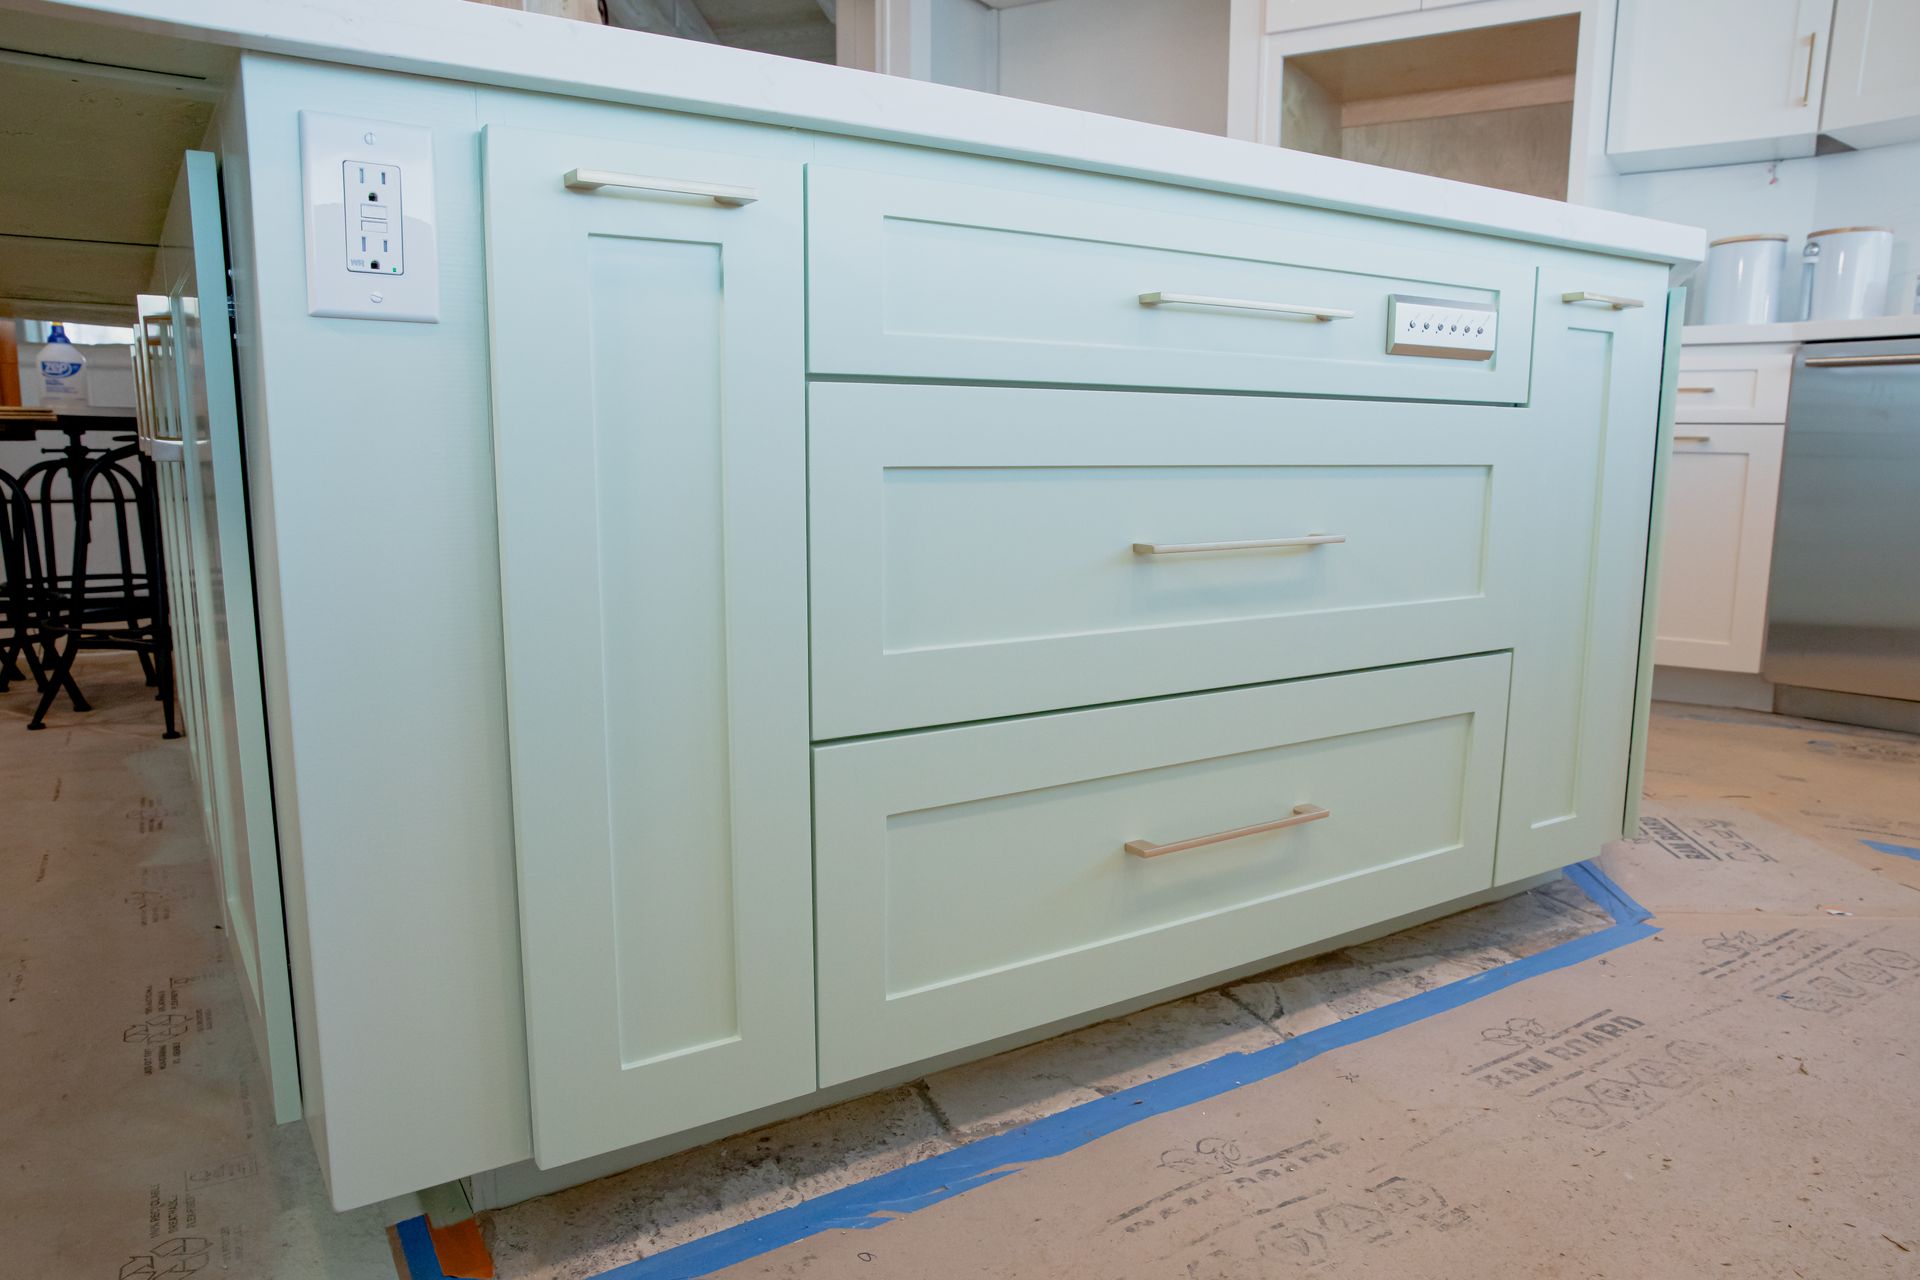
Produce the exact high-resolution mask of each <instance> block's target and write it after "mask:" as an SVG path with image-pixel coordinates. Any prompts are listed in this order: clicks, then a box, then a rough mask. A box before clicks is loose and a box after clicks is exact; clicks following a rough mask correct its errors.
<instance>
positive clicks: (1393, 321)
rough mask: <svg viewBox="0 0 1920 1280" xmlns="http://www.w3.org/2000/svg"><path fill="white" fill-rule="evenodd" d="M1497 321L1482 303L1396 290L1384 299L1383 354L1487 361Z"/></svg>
mask: <svg viewBox="0 0 1920 1280" xmlns="http://www.w3.org/2000/svg"><path fill="white" fill-rule="evenodd" d="M1498 320H1499V314H1498V313H1497V312H1496V311H1495V310H1494V309H1493V307H1491V306H1490V305H1487V304H1485V303H1478V302H1455V301H1452V300H1450V299H1447V298H1413V297H1408V296H1407V295H1406V294H1401V293H1396V294H1394V295H1392V297H1390V298H1389V299H1388V302H1387V354H1388V355H1394V356H1439V357H1441V358H1442V359H1449V360H1491V359H1492V358H1493V351H1494V338H1495V336H1496V322H1497V321H1498Z"/></svg>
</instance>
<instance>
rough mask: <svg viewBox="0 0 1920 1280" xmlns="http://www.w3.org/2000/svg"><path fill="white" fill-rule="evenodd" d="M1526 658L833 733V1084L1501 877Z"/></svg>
mask: <svg viewBox="0 0 1920 1280" xmlns="http://www.w3.org/2000/svg"><path fill="white" fill-rule="evenodd" d="M1507 681H1508V659H1507V656H1506V655H1505V654H1493V655H1487V656H1482V657H1475V658H1463V659H1458V660H1455V661H1450V662H1436V663H1428V664H1423V665H1416V666H1408V667H1395V668H1391V669H1387V670H1382V671H1368V672H1360V673H1357V674H1354V675H1346V676H1333V677H1328V678H1325V679H1319V680H1301V681H1296V682H1293V683H1290V684H1279V685H1265V686H1260V687H1256V688H1250V689H1236V690H1230V691H1227V692H1223V693H1209V694H1197V695H1194V696H1191V697H1185V698H1170V699H1164V700H1160V701H1154V702H1144V703H1135V704H1132V705H1128V706H1120V707H1102V708H1097V709H1094V710H1090V711H1074V712H1067V713H1064V714H1060V715H1050V716H1037V717H1033V718H1030V719H1024V720H1008V721H1001V722H998V723H994V724H985V725H971V726H967V727H964V728H958V729H941V730H934V731H930V732H926V733H917V734H907V735H902V736H900V737H893V738H879V739H872V740H869V741H864V742H849V743H839V744H835V745H832V746H825V747H816V748H815V749H814V797H815V798H814V824H815V832H814V848H815V853H814V883H815V912H816V918H817V921H818V926H817V928H816V930H815V938H816V939H817V944H816V945H817V948H818V952H817V955H818V963H817V970H818V998H817V1007H818V1010H819V1049H820V1083H821V1084H822V1085H831V1084H837V1083H840V1082H842V1081H846V1080H853V1079H858V1078H859V1077H861V1076H865V1075H868V1074H871V1073H873V1072H876V1071H882V1070H886V1069H888V1068H892V1067H897V1066H901V1065H904V1064H906V1063H910V1062H917V1061H920V1060H922V1059H925V1058H928V1057H931V1056H934V1055H937V1054H941V1053H945V1052H949V1051H951V1050H954V1049H958V1048H962V1047H964V1046H967V1045H971V1044H978V1043H981V1042H983V1041H987V1040H991V1039H993V1038H995V1037H998V1036H1004V1035H1010V1034H1013V1033H1016V1032H1019V1031H1023V1030H1027V1029H1030V1028H1033V1027H1039V1026H1044V1025H1046V1024H1047V1023H1049V1022H1052V1021H1055V1020H1058V1019H1061V1018H1066V1017H1071V1016H1073V1015H1074V1014H1077V1013H1083V1012H1086V1011H1089V1010H1094V1009H1099V1008H1101V1007H1102V1006H1104V1005H1107V1004H1111V1003H1114V1002H1116V1001H1120V1000H1124V999H1128V998H1130V997H1134V996H1138V995H1142V994H1144V993H1148V992H1152V991H1157V990H1162V989H1165V988H1167V987H1171V986H1174V985H1177V984H1179V983H1183V982H1189V981H1193V980H1196V979H1200V978H1203V977H1206V976H1208V975H1211V974H1215V973H1219V972H1221V971H1223V970H1226V969H1229V968H1232V967H1235V966H1238V965H1245V964H1250V963H1253V962H1257V961H1259V960H1261V959H1263V958H1265V957H1269V956H1275V955H1278V954H1280V953H1282V952H1285V951H1288V950H1291V949H1293V948H1297V947H1304V946H1307V945H1309V944H1311V943H1314V942H1317V941H1320V940H1322V939H1325V938H1330V937H1333V936H1335V935H1337V934H1340V933H1343V932H1346V931H1348V930H1351V929H1356V928H1359V927H1361V926H1363V925H1367V924H1370V923H1374V922H1377V921H1383V920H1390V919H1392V918H1394V917H1395V916H1398V915H1403V914H1405V913H1407V912H1410V911H1416V910H1419V909H1421V908H1424V907H1428V906H1432V905H1435V904H1438V903H1442V902H1447V901H1450V900H1452V899H1454V898H1458V897H1462V896H1464V895H1466V894H1469V893H1474V892H1477V891H1479V890H1481V889H1485V888H1487V887H1488V886H1489V885H1490V884H1491V883H1492V880H1493V845H1494V828H1495V813H1496V810H1497V808H1498V805H1499V789H1500V761H1501V753H1502V747H1503V742H1504V736H1505V724H1506V702H1507ZM1307 806H1311V807H1307ZM1317 810H1324V811H1325V814H1324V816H1320V815H1318V814H1317V812H1316V811H1317ZM1287 818H1304V819H1306V820H1305V821H1298V822H1295V823H1294V824H1293V825H1289V826H1285V827H1278V828H1274V829H1270V830H1265V831H1252V832H1247V833H1244V834H1238V835H1234V836H1232V838H1227V839H1220V840H1216V841H1213V842H1211V843H1200V844H1197V845H1195V846H1194V847H1190V848H1185V849H1177V850H1173V851H1167V852H1164V853H1159V854H1155V855H1154V856H1141V853H1142V852H1147V853H1152V850H1151V849H1143V848H1142V846H1141V845H1140V843H1139V842H1143V841H1144V842H1147V843H1148V844H1149V845H1152V846H1167V845H1176V846H1177V845H1180V844H1183V843H1186V842H1188V841H1191V840H1193V839H1194V838H1196V837H1203V836H1208V835H1220V834H1231V833H1234V832H1236V831H1237V830H1238V829H1241V828H1248V827H1259V826H1263V825H1265V824H1269V823H1273V822H1275V821H1276V820H1281V819H1287ZM1130 845H1132V846H1134V849H1139V850H1141V852H1135V851H1134V850H1131V849H1130V848H1129V846H1130Z"/></svg>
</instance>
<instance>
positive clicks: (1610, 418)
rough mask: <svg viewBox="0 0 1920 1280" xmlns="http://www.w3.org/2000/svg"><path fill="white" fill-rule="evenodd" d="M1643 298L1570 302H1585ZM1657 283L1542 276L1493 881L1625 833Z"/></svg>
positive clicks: (1555, 271) (1656, 400) (1606, 275)
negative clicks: (1586, 296)
mask: <svg viewBox="0 0 1920 1280" xmlns="http://www.w3.org/2000/svg"><path fill="white" fill-rule="evenodd" d="M1587 291H1590V292H1592V293H1594V294H1601V295H1610V296H1612V297H1615V298H1619V299H1621V300H1623V301H1624V300H1636V301H1633V305H1631V306H1626V307H1624V308H1622V309H1615V308H1614V307H1612V306H1610V305H1609V304H1608V303H1607V302H1606V301H1604V300H1598V301H1596V300H1576V301H1563V300H1562V299H1563V298H1564V297H1566V296H1567V295H1569V294H1571V295H1573V296H1574V297H1575V298H1576V299H1578V298H1579V296H1580V294H1581V293H1582V292H1587ZM1665 298H1666V280H1665V274H1664V272H1662V271H1660V270H1659V269H1657V268H1652V269H1649V268H1634V267H1631V266H1625V265H1618V264H1612V263H1608V262H1606V261H1605V260H1603V259H1597V258H1596V259H1589V260H1588V261H1587V262H1586V263H1583V264H1581V265H1579V266H1567V267H1549V268H1546V269H1544V270H1542V271H1541V273H1540V301H1539V306H1538V308H1537V314H1538V316H1539V321H1538V325H1539V327H1538V328H1537V329H1536V330H1535V335H1534V369H1533V401H1532V406H1531V407H1532V410H1533V412H1532V414H1531V415H1530V416H1531V418H1532V420H1533V422H1534V423H1535V424H1536V429H1535V430H1533V431H1531V432H1530V434H1529V440H1528V445H1529V448H1530V449H1531V458H1530V461H1531V468H1530V470H1529V472H1528V480H1529V481H1530V483H1528V484H1527V488H1528V491H1529V493H1530V495H1531V497H1532V499H1533V503H1534V505H1533V508H1532V510H1531V511H1530V512H1529V514H1528V518H1527V519H1526V520H1525V521H1523V522H1522V523H1523V525H1524V527H1525V530H1526V532H1525V533H1524V534H1522V535H1521V536H1522V537H1523V539H1524V540H1525V542H1526V545H1527V548H1528V569H1527V571H1526V574H1525V579H1526V582H1525V585H1524V586H1523V587H1522V588H1521V589H1520V592H1521V596H1522V598H1523V599H1525V600H1526V601H1527V605H1528V608H1527V610H1526V613H1525V616H1524V618H1523V620H1522V621H1521V622H1520V623H1519V625H1518V626H1517V627H1516V639H1515V643H1514V655H1513V697H1512V703H1511V705H1512V711H1511V714H1510V717H1509V721H1508V738H1507V767H1506V783H1505V786H1504V788H1503V789H1502V793H1501V813H1500V849H1499V857H1498V862H1497V864H1496V872H1497V874H1496V880H1497V882H1498V883H1502V884H1504V883H1508V882H1511V881H1514V880H1518V879H1520V878H1522V877H1524V876H1530V875H1534V874H1537V873H1539V872H1542V871H1550V870H1552V869H1554V868H1556V867H1561V866H1565V865H1566V864H1567V863H1569V862H1574V861H1577V860H1579V859H1581V858H1586V857H1591V856H1592V855H1593V854H1596V853H1598V852H1599V851H1600V846H1601V845H1602V844H1604V843H1605V842H1606V841H1608V840H1613V839H1617V838H1618V837H1619V835H1620V827H1621V817H1622V813H1623V808H1624V805H1625V802H1626V789H1627V777H1628V755H1629V751H1630V749H1631V746H1632V741H1633V713H1634V693H1635V686H1636V681H1637V677H1638V674H1639V660H1640V631H1641V609H1642V604H1643V600H1644V586H1645V581H1646V565H1647V542H1648V522H1649V518H1650V515H1651V507H1652V502H1651V494H1652V489H1653V479H1654V475H1653V471H1654V460H1655V456H1656V444H1657V442H1658V439H1659V423H1660V375H1661V367H1662V358H1663V356H1662V346H1663V342H1664V338H1665V333H1666V326H1665V313H1664V310H1663V308H1662V303H1663V302H1664V300H1665Z"/></svg>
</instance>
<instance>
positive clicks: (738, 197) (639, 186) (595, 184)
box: [560, 169, 760, 209]
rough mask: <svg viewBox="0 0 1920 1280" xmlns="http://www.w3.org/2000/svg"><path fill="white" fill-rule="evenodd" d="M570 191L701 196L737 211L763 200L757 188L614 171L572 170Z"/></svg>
mask: <svg viewBox="0 0 1920 1280" xmlns="http://www.w3.org/2000/svg"><path fill="white" fill-rule="evenodd" d="M560 180H561V182H563V183H565V184H566V188H567V190H569V191H598V190H600V189H601V188H603V187H616V188H618V189H620V190H622V191H658V192H662V193H664V194H666V195H671V196H698V197H700V198H701V199H703V200H711V201H713V202H714V203H715V204H717V205H722V206H724V207H726V208H729V209H737V208H739V207H740V206H741V205H743V204H752V203H753V202H754V201H755V200H758V199H759V198H760V192H759V191H758V190H757V189H756V188H753V187H729V186H726V185H725V184H723V183H718V182H692V181H688V180H687V179H684V178H650V177H647V176H646V175H645V174H639V173H615V172H613V171H612V170H611V169H569V170H567V172H566V175H565V176H564V177H562V178H561V179H560Z"/></svg>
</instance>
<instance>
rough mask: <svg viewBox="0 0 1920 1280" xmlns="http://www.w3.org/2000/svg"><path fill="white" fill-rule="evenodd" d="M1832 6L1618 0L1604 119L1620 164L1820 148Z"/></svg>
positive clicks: (1681, 164) (1772, 155)
mask: <svg viewBox="0 0 1920 1280" xmlns="http://www.w3.org/2000/svg"><path fill="white" fill-rule="evenodd" d="M1833 7H1834V0H1620V11H1619V22H1618V26H1617V27H1616V29H1615V30H1616V33H1615V37H1614V62H1613V97H1612V104H1611V110H1610V113H1609V115H1608V121H1607V154H1608V155H1609V156H1610V157H1612V159H1613V163H1614V166H1615V167H1616V168H1618V169H1620V170H1622V171H1623V172H1628V173H1633V172H1640V171H1644V170H1650V169H1682V168H1692V167H1695V166H1698V165H1715V164H1737V163H1740V162H1743V161H1751V160H1780V159H1786V158H1788V157H1792V156H1810V155H1812V154H1813V150H1814V142H1815V139H1816V137H1817V136H1818V134H1819V132H1820V98H1821V92H1822V90H1823V88H1824V80H1825V76H1826V67H1827V36H1828V30H1829V28H1830V26H1831V25H1832V20H1833ZM1863 7H1864V6H1863ZM1909 70H1910V64H1909ZM1909 79H1911V75H1910V74H1909Z"/></svg>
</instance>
